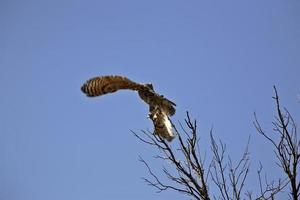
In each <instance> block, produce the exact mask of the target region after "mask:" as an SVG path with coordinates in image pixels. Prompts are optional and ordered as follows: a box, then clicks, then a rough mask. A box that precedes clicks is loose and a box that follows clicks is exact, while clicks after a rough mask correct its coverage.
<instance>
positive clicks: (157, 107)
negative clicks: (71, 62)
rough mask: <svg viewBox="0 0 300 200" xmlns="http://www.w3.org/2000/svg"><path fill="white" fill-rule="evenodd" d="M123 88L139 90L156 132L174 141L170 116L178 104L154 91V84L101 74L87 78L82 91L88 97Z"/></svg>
mask: <svg viewBox="0 0 300 200" xmlns="http://www.w3.org/2000/svg"><path fill="white" fill-rule="evenodd" d="M121 89H124V90H125V89H127V90H133V91H136V92H138V95H139V97H140V98H141V99H142V100H143V101H144V102H145V103H146V104H148V106H149V118H150V119H151V120H152V122H153V126H154V133H155V134H156V135H158V136H159V137H161V138H162V139H166V140H168V141H172V139H173V138H174V137H175V135H174V133H173V132H172V123H171V121H170V119H169V117H170V116H172V115H174V114H175V111H176V110H175V106H176V104H175V103H173V102H172V101H170V100H168V99H167V98H165V97H164V96H163V95H160V94H158V93H156V92H155V91H154V88H153V85H152V84H141V83H137V82H134V81H132V80H130V79H128V78H126V77H124V76H99V77H95V78H92V79H89V80H87V81H86V82H85V83H84V84H83V85H82V87H81V91H82V92H83V93H85V94H86V95H87V96H88V97H96V96H101V95H104V94H108V93H113V92H116V91H118V90H121Z"/></svg>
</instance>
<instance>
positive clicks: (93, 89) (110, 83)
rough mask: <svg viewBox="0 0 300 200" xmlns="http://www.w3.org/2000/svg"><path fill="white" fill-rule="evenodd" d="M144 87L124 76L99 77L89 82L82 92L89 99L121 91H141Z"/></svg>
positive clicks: (83, 86)
mask: <svg viewBox="0 0 300 200" xmlns="http://www.w3.org/2000/svg"><path fill="white" fill-rule="evenodd" d="M143 87H144V85H142V84H139V83H136V82H134V81H131V80H130V79H128V78H126V77H124V76H99V77H95V78H91V79H89V80H87V81H86V82H85V83H84V84H83V85H82V86H81V91H82V92H83V93H85V94H86V95H87V96H88V97H95V96H100V95H104V94H107V93H113V92H116V91H118V90H121V89H129V90H141V88H143Z"/></svg>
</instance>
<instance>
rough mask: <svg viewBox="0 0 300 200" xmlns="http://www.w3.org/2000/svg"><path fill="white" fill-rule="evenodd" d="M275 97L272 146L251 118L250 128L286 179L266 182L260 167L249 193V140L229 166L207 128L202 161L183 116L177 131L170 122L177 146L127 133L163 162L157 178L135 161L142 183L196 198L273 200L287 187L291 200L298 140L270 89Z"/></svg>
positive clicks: (223, 147)
mask: <svg viewBox="0 0 300 200" xmlns="http://www.w3.org/2000/svg"><path fill="white" fill-rule="evenodd" d="M275 94H276V96H275V99H276V103H277V105H278V106H277V112H278V116H279V117H278V118H277V119H278V120H277V122H278V123H277V124H274V125H276V127H277V129H276V131H277V132H279V133H280V136H281V139H280V140H279V141H278V142H277V143H276V141H275V140H273V139H272V138H270V137H269V136H267V135H266V134H265V132H264V131H263V130H262V128H261V126H260V124H259V123H258V120H257V118H256V115H255V126H256V128H257V130H258V131H259V133H261V134H262V135H263V136H265V137H266V138H267V139H268V140H269V141H271V142H272V144H273V145H274V146H275V149H276V151H277V154H276V156H277V158H278V160H279V165H280V166H281V168H282V169H283V170H284V171H285V173H286V174H287V175H288V177H289V178H288V179H285V178H284V179H278V180H276V181H269V180H268V178H267V175H266V174H263V167H262V165H261V164H260V167H259V169H258V170H257V177H258V185H259V191H256V192H254V194H253V192H252V191H251V190H250V189H248V188H246V185H247V184H246V180H247V177H248V175H249V171H250V154H249V151H248V147H249V142H250V138H249V139H248V142H247V144H246V148H245V150H244V151H243V153H242V155H241V157H240V159H238V160H237V161H235V162H234V161H233V160H232V158H231V157H230V155H227V152H226V145H225V144H224V143H223V142H222V141H221V140H216V139H215V138H214V136H213V134H212V130H211V131H210V149H209V151H208V157H209V159H208V158H207V155H206V154H204V156H203V154H202V153H201V152H203V151H204V150H203V149H201V150H202V151H200V148H199V133H198V130H197V122H196V120H192V119H191V118H190V115H189V113H187V116H186V119H185V123H184V125H182V124H181V123H179V126H180V131H179V130H178V129H177V128H176V126H175V125H174V124H173V129H174V131H175V134H176V135H177V137H176V138H177V142H172V143H168V142H166V141H165V140H164V139H163V138H161V137H160V136H158V135H155V134H153V133H152V132H149V131H142V134H137V133H135V132H133V133H134V135H135V136H136V137H137V138H138V139H139V140H140V141H142V142H143V143H145V144H148V145H150V146H152V147H153V148H155V149H157V150H158V154H157V155H156V156H155V158H156V159H159V160H162V161H163V163H165V164H166V165H165V166H163V167H162V174H163V175H164V177H163V176H162V175H157V173H155V172H154V170H153V169H152V168H151V166H150V165H149V163H148V162H146V161H145V160H144V159H143V158H142V157H140V161H141V162H142V163H143V164H144V165H145V166H146V168H147V170H148V172H149V174H150V178H143V179H144V181H145V182H146V183H147V184H148V185H150V186H153V187H155V188H156V189H157V192H162V191H165V190H174V191H177V192H179V193H181V194H184V195H188V196H189V197H191V198H192V199H196V200H210V199H220V200H240V199H249V200H252V199H256V200H267V199H270V200H273V199H275V198H276V195H277V194H278V193H279V192H281V191H283V189H284V188H285V186H286V185H287V184H289V183H290V184H291V194H292V196H293V199H294V200H295V199H297V197H298V196H299V195H298V193H299V187H300V186H299V183H297V167H298V165H299V154H298V151H299V142H298V140H297V137H296V125H295V123H294V121H293V119H292V117H291V115H290V114H289V112H287V111H286V113H287V114H286V115H282V113H281V110H280V107H279V98H278V95H277V91H276V88H275ZM280 116H281V117H280ZM282 122H283V123H282ZM289 124H291V125H292V126H293V128H292V129H291V130H285V129H288V125H289ZM280 127H281V129H280ZM174 146H176V147H174ZM207 160H209V161H207ZM292 181H293V182H294V183H293V182H292ZM212 188H213V189H212ZM294 192H296V196H294Z"/></svg>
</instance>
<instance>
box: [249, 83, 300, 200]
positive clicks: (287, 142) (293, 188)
mask: <svg viewBox="0 0 300 200" xmlns="http://www.w3.org/2000/svg"><path fill="white" fill-rule="evenodd" d="M274 93H275V96H274V97H273V99H274V100H275V104H276V115H275V120H274V121H273V123H272V124H273V133H274V134H273V135H270V134H267V133H266V131H264V130H263V128H262V126H261V125H260V123H259V121H258V119H257V116H256V114H255V113H254V116H255V122H254V125H255V127H256V130H257V131H258V133H260V134H261V135H262V136H263V137H264V138H266V139H267V140H268V141H269V142H270V143H271V144H272V145H273V147H274V152H275V155H276V159H277V161H278V162H277V165H278V166H279V167H280V168H281V169H282V170H283V172H284V173H285V174H286V176H287V179H288V180H289V185H290V199H293V200H297V199H298V197H299V195H300V191H299V189H300V182H299V175H298V169H299V162H300V160H299V159H300V151H299V150H300V141H299V140H298V138H297V126H296V123H295V121H294V119H293V117H292V115H291V114H290V112H289V111H288V110H287V109H286V108H283V109H282V108H281V106H280V101H279V96H278V93H277V89H276V87H275V86H274Z"/></svg>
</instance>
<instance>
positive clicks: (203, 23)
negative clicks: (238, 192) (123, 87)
mask: <svg viewBox="0 0 300 200" xmlns="http://www.w3.org/2000/svg"><path fill="white" fill-rule="evenodd" d="M299 10H300V1H298V0H289V1H283V0H264V1H261V0H251V1H240V0H227V1H215V0H213V1H203V0H189V1H182V0H151V1H141V0H126V1H124V0H110V1H108V0H72V1H71V0H51V1H39V0H27V1H21V0H1V1H0V91H1V94H2V95H1V98H0V199H1V200H54V199H55V200H66V199H72V200H86V199H88V200H96V199H97V200H99V199H106V200H117V199H131V200H135V199H136V200H138V199H143V200H150V199H151V200H152V199H156V200H163V199H175V198H176V199H186V198H185V197H183V196H180V195H178V194H177V193H174V192H165V193H163V194H157V193H155V190H154V189H153V188H151V187H149V186H147V185H146V184H145V183H144V182H143V181H142V180H141V177H143V176H147V175H148V174H147V170H146V169H145V167H144V166H143V165H142V163H140V162H138V155H141V156H143V157H144V158H145V159H146V160H148V161H149V163H150V164H151V165H152V166H153V167H154V168H155V169H157V170H158V169H159V168H160V167H161V163H160V162H158V161H156V160H154V159H152V157H151V156H152V155H154V154H155V153H156V151H154V150H153V149H151V148H149V147H148V146H145V145H144V144H142V143H140V142H139V141H138V140H137V139H136V138H135V137H134V136H133V135H132V134H131V133H130V130H134V131H137V132H138V131H139V130H141V129H149V130H152V124H151V121H149V120H148V119H147V118H146V117H147V116H146V115H147V110H148V108H147V106H146V105H145V104H144V103H143V102H141V101H140V100H139V98H138V97H137V94H135V93H134V92H127V91H124V92H119V93H116V94H112V95H108V96H103V97H100V98H93V99H90V98H87V97H85V96H84V95H83V94H82V93H81V91H80V86H81V84H82V83H83V82H84V81H85V80H87V79H89V78H91V77H94V76H98V75H108V74H122V75H125V76H128V77H129V78H131V79H132V80H135V81H139V82H152V83H153V84H154V86H155V88H156V90H157V91H158V92H160V93H162V94H164V95H165V96H166V97H168V98H170V99H171V100H172V101H174V102H176V103H177V113H176V115H175V116H174V117H173V118H172V119H173V120H174V122H177V121H178V120H180V121H183V119H184V117H185V111H187V110H188V111H190V113H191V115H192V116H193V117H195V118H196V119H197V120H198V123H199V128H200V132H201V137H202V140H201V144H202V147H201V150H203V152H204V151H205V150H206V149H207V148H208V147H209V146H208V140H207V135H208V133H209V130H210V128H211V127H214V134H215V136H216V137H219V138H221V139H222V140H223V141H224V142H225V143H227V145H228V151H229V153H231V154H232V155H233V157H234V158H236V156H238V155H239V154H240V153H241V151H242V150H243V147H244V145H245V143H246V141H247V138H248V136H249V135H252V138H251V145H250V151H251V157H252V159H253V160H252V162H251V166H252V172H253V173H254V172H255V171H256V169H257V167H258V161H259V160H261V161H262V162H263V164H264V165H265V167H266V169H267V170H268V173H269V175H270V177H274V178H276V177H278V173H277V169H276V166H275V164H274V159H273V154H272V150H271V149H270V146H269V145H268V144H267V143H266V142H265V141H264V140H263V138H261V137H259V136H258V135H257V134H256V133H255V130H254V127H253V125H252V121H253V112H254V111H256V112H257V113H258V116H259V118H260V119H261V122H262V123H263V124H264V125H265V127H266V129H267V130H271V126H270V123H271V120H272V116H273V114H274V112H273V111H274V104H273V100H272V98H271V97H272V95H273V91H272V86H273V85H274V84H275V85H276V86H277V87H278V91H279V94H280V95H281V99H282V103H283V104H284V105H285V106H286V107H287V108H288V109H289V110H290V111H291V113H292V114H293V115H294V117H295V120H296V121H297V122H298V123H299V121H300V120H299V119H300V112H299V111H300V103H299V100H298V99H297V98H298V97H297V95H299V94H300V55H299V52H300V12H299ZM249 181H250V183H249V184H250V185H255V184H256V183H257V182H254V179H253V180H252V179H251V178H250V179H249ZM252 181H253V182H252Z"/></svg>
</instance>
